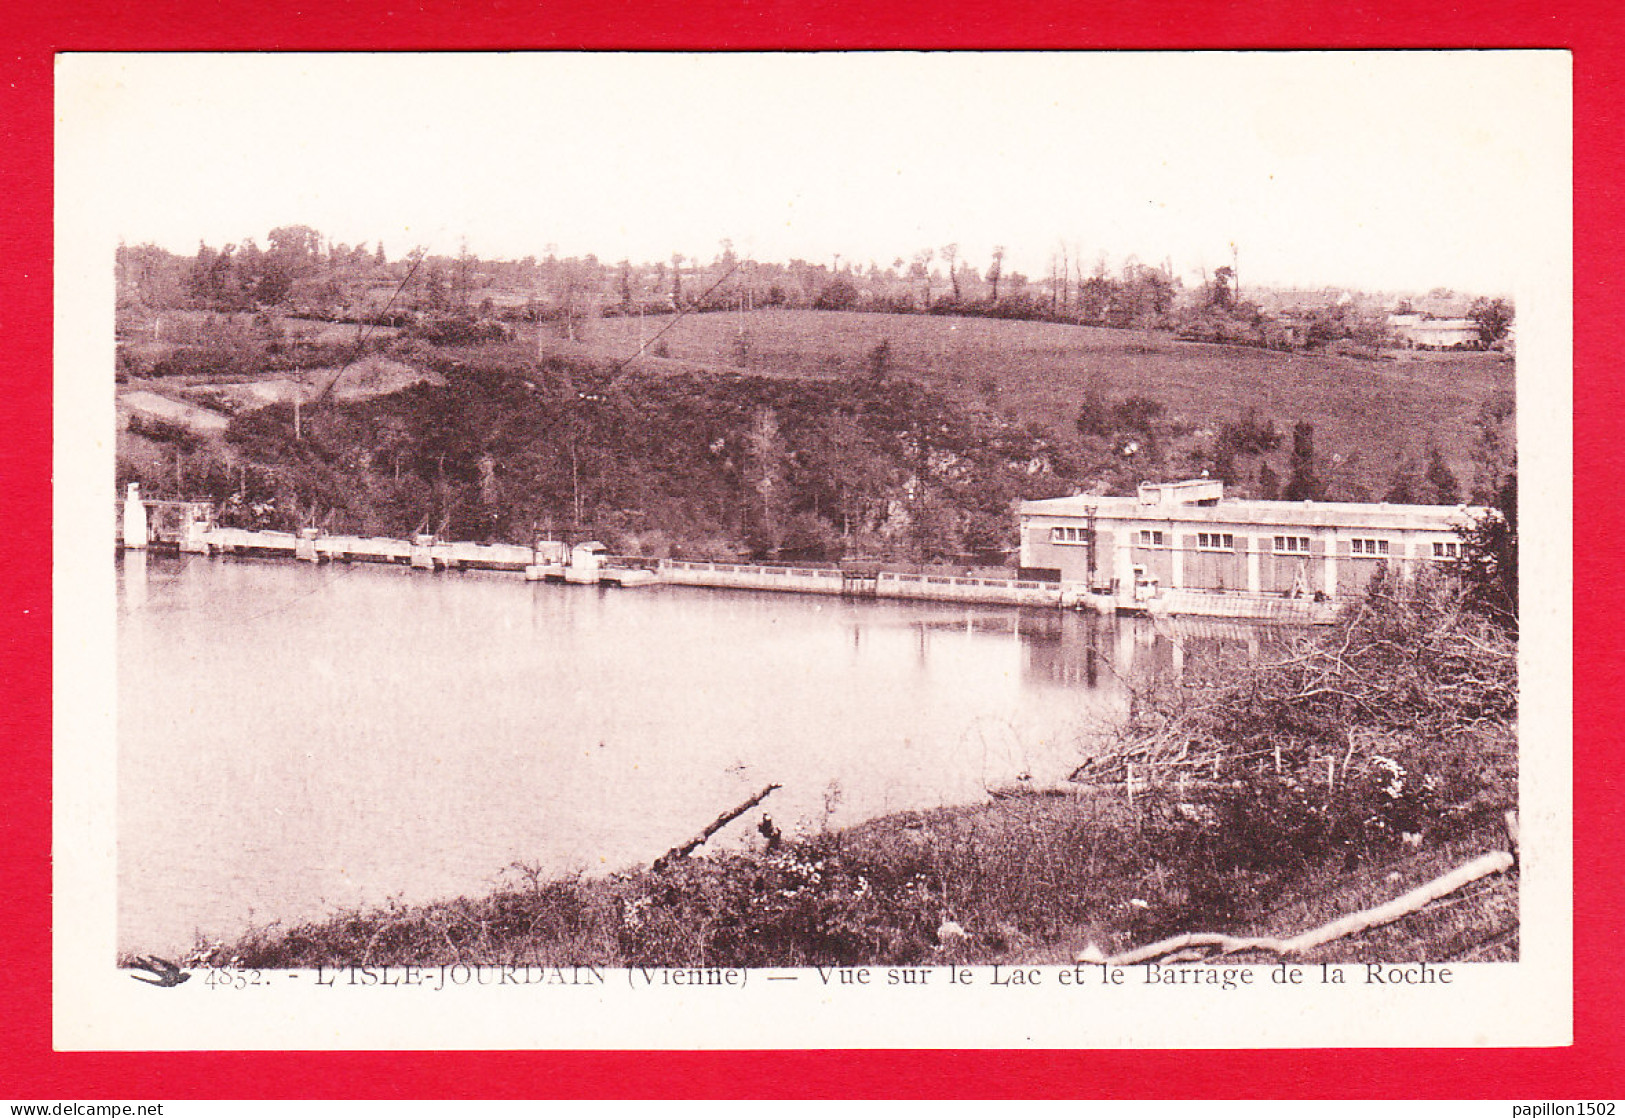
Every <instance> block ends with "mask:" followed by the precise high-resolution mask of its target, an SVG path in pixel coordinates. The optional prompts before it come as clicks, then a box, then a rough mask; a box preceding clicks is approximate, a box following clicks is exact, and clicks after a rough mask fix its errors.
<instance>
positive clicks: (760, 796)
mask: <svg viewBox="0 0 1625 1118" xmlns="http://www.w3.org/2000/svg"><path fill="white" fill-rule="evenodd" d="M782 787H784V786H783V785H782V784H769V785H768V786H767V787H766V788H763V789H762V790H761V791H760V792H758V793H756V795H754V796H752V797H751V798H750V799H748V800H746V801H745V802H744V803H742V804H740V805H739V806H738V807H736V808H733V809H731V810H729V811H725V812H723V813H722V814H721V815H719V816H717V817H716V818H715V819H713V820H712V821H711V825H710V826H709V827H707V828H706V829H705V830H703V831H701V832H700V833H699V834H697V835H695V836H694V837H693V838H691V839H689V840H688V841H687V842H685V843H683V845H681V846H674V847H672V848H671V849H670V850H668V851H666V852H665V853H664V854H662V855H661V856H660V857H659V858H656V859H655V864H654V868H655V869H657V870H658V869H661V868H662V867H664V866H668V865H670V864H671V863H673V862H676V861H680V860H682V859H683V858H687V857H688V856H689V855H690V854H692V853H693V852H694V850H695V848H696V847H698V846H699V845H700V844H701V843H703V842H704V841H705V840H706V839H708V838H710V837H711V836H712V835H714V834H716V833H717V832H718V831H720V830H722V828H724V827H726V826H727V825H728V824H729V823H732V822H733V821H734V820H735V819H738V818H739V817H740V816H741V815H743V814H745V812H747V811H749V810H750V809H751V808H753V807H755V806H756V805H757V804H759V803H761V802H762V801H763V800H765V799H767V797H768V796H769V795H771V794H772V793H773V792H774V791H775V790H777V789H779V788H782Z"/></svg>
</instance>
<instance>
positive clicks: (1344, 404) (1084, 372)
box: [585, 309, 1513, 497]
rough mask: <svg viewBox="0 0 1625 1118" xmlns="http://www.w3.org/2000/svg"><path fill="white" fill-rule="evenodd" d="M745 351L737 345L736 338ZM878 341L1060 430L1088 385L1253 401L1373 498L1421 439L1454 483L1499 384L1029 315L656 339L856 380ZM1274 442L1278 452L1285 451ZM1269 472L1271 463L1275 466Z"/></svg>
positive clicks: (726, 357) (838, 321)
mask: <svg viewBox="0 0 1625 1118" xmlns="http://www.w3.org/2000/svg"><path fill="white" fill-rule="evenodd" d="M670 323H671V317H670V316H662V317H659V318H656V317H653V316H651V317H647V318H645V319H644V320H643V322H642V324H641V326H640V323H639V321H638V319H636V318H610V319H604V320H601V321H597V322H593V323H590V324H588V325H587V327H586V331H587V332H586V337H585V342H586V348H589V349H590V350H591V351H593V352H595V353H597V354H599V355H602V356H605V357H612V358H616V359H620V358H626V357H630V356H631V355H633V354H635V353H636V352H637V349H638V340H639V337H640V330H641V336H642V337H644V338H645V339H648V338H653V337H654V335H655V334H656V332H657V331H659V330H660V329H662V328H663V327H665V326H667V325H669V324H670ZM742 337H743V339H744V347H743V349H742V348H741V345H740V341H741V338H742ZM882 341H885V342H887V343H889V346H890V355H889V363H890V369H891V370H892V371H894V372H895V373H897V374H898V375H903V376H909V377H914V378H917V379H919V380H922V381H924V382H926V383H929V384H933V385H937V386H940V387H945V388H951V389H953V390H955V391H957V392H960V393H963V394H966V395H970V396H974V397H976V398H978V399H980V400H982V401H986V402H991V403H993V404H995V405H996V406H997V407H999V408H1000V409H1001V410H1003V411H1004V412H1005V413H1006V414H1009V415H1011V416H1013V417H1016V418H1020V419H1024V420H1031V421H1034V422H1037V423H1039V424H1041V425H1042V426H1043V427H1045V428H1047V429H1049V430H1052V431H1054V432H1056V433H1057V434H1058V435H1061V436H1063V437H1066V438H1070V437H1072V435H1073V420H1074V418H1075V417H1076V415H1077V411H1078V405H1079V401H1080V399H1081V397H1082V396H1083V394H1084V392H1085V391H1086V390H1087V389H1090V388H1093V389H1094V390H1096V391H1098V392H1100V393H1103V394H1104V395H1106V396H1108V397H1110V398H1113V399H1120V398H1122V397H1126V396H1128V395H1131V394H1136V393H1138V394H1142V395H1146V396H1150V397H1152V398H1154V399H1156V400H1159V401H1161V402H1162V403H1163V404H1164V405H1165V406H1166V408H1167V409H1168V413H1169V415H1170V417H1171V418H1176V419H1182V420H1183V421H1184V422H1186V423H1188V424H1190V425H1191V426H1193V427H1195V428H1197V429H1198V434H1197V435H1196V436H1195V437H1197V438H1200V437H1202V436H1201V434H1200V432H1201V431H1202V430H1203V429H1206V430H1212V429H1213V428H1215V427H1216V426H1217V425H1218V424H1220V423H1222V422H1224V421H1226V420H1231V419H1235V418H1237V417H1238V416H1240V415H1241V414H1242V412H1243V411H1244V410H1245V409H1246V408H1248V407H1256V408H1257V409H1259V411H1260V412H1261V413H1262V414H1263V415H1264V416H1266V417H1269V418H1272V419H1274V420H1275V421H1276V423H1277V424H1278V425H1279V426H1280V427H1282V428H1283V429H1284V430H1287V431H1290V429H1291V426H1292V424H1293V423H1295V422H1297V421H1298V420H1300V419H1302V420H1308V421H1309V422H1311V423H1313V424H1314V425H1315V433H1316V449H1317V450H1318V451H1319V452H1320V453H1321V454H1322V455H1324V456H1327V457H1331V456H1333V455H1337V456H1340V457H1341V458H1342V459H1343V460H1348V459H1350V458H1351V457H1355V456H1357V460H1356V461H1355V462H1354V463H1353V464H1352V465H1351V466H1350V473H1351V474H1352V475H1353V476H1354V477H1356V478H1358V479H1359V480H1360V481H1361V482H1362V483H1363V484H1365V485H1366V487H1367V488H1369V489H1371V490H1372V491H1373V492H1374V493H1375V494H1376V495H1377V496H1378V497H1380V495H1381V492H1382V490H1383V489H1385V488H1386V486H1387V483H1388V481H1389V479H1390V477H1391V475H1392V472H1393V469H1394V465H1395V463H1397V462H1398V461H1399V460H1400V459H1402V458H1404V457H1406V456H1407V455H1410V456H1414V457H1417V458H1421V457H1423V456H1424V455H1425V452H1426V450H1427V448H1428V445H1429V444H1430V443H1436V444H1437V445H1438V446H1439V448H1440V449H1441V450H1442V451H1443V452H1444V455H1445V458H1446V460H1447V461H1448V462H1449V464H1450V466H1451V468H1452V469H1453V470H1454V471H1455V472H1456V474H1457V476H1458V477H1460V478H1461V479H1462V480H1463V481H1464V482H1465V481H1466V480H1468V479H1469V478H1470V476H1471V465H1470V456H1469V447H1470V445H1471V441H1472V435H1473V431H1472V422H1473V419H1474V417H1475V416H1476V415H1477V414H1478V411H1479V408H1480V407H1481V406H1482V405H1483V404H1484V403H1485V401H1487V400H1488V399H1490V398H1491V397H1492V396H1494V395H1496V394H1497V393H1505V392H1510V391H1511V390H1512V388H1513V365H1512V361H1511V359H1510V358H1508V357H1506V356H1504V355H1502V354H1496V353H1448V354H1444V353H1442V354H1401V355H1397V358H1398V359H1395V358H1394V356H1389V357H1385V358H1382V359H1363V358H1358V357H1346V356H1330V355H1328V356H1321V355H1311V354H1300V353H1282V352H1274V351H1269V350H1262V349H1254V348H1250V347H1245V346H1224V345H1210V344H1205V343H1193V342H1181V341H1177V340H1175V339H1174V338H1173V337H1172V336H1171V335H1169V334H1161V333H1151V332H1141V331H1130V330H1106V329H1097V328H1094V327H1086V326H1065V325H1058V324H1054V323H1043V322H1019V321H1002V320H997V319H983V318H956V317H952V316H942V315H887V314H858V313H846V312H827V311H804V310H777V309H770V310H759V311H755V312H752V313H750V314H746V315H739V314H727V313H712V314H691V315H688V316H687V317H685V318H683V319H682V320H680V321H678V322H677V323H676V325H675V326H672V328H671V329H669V330H668V331H667V332H666V334H665V335H663V336H662V337H661V339H660V342H661V343H663V344H664V345H665V347H666V350H667V352H668V353H669V356H670V357H671V359H673V360H674V361H679V362H684V363H694V364H704V365H712V366H729V367H736V368H741V369H745V370H749V371H752V372H756V373H769V374H778V375H791V376H859V375H862V374H863V373H864V372H865V371H866V370H867V368H868V358H869V354H870V353H871V351H873V349H874V348H875V346H876V345H878V344H879V343H880V342H882ZM1288 441H1290V440H1288ZM1285 453H1286V452H1285V449H1283V450H1282V451H1281V452H1280V453H1279V455H1277V457H1278V458H1279V459H1280V462H1277V463H1275V464H1276V465H1277V466H1278V467H1279V466H1280V465H1281V463H1283V462H1284V460H1285ZM1283 476H1284V475H1283Z"/></svg>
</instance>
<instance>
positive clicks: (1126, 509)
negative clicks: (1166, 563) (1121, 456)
mask: <svg viewBox="0 0 1625 1118" xmlns="http://www.w3.org/2000/svg"><path fill="white" fill-rule="evenodd" d="M1487 511H1488V510H1487V509H1483V508H1474V507H1469V506H1466V505H1394V504H1382V503H1353V502H1347V503H1345V502H1341V501H1253V500H1236V499H1233V498H1229V497H1225V498H1221V499H1220V500H1219V501H1217V502H1216V503H1214V504H1203V505H1196V504H1145V503H1143V502H1141V501H1140V500H1139V499H1138V498H1137V497H1097V496H1091V495H1089V494H1080V495H1078V496H1074V497H1051V498H1048V499H1047V500H1041V501H1023V502H1022V503H1021V515H1022V516H1024V517H1060V518H1072V517H1087V516H1091V515H1093V516H1095V517H1097V518H1103V519H1108V520H1156V521H1183V522H1188V523H1192V524H1212V523H1220V522H1222V523H1233V524H1259V525H1292V526H1301V527H1322V528H1394V529H1400V528H1455V527H1458V526H1464V525H1466V524H1468V523H1469V522H1471V521H1473V520H1476V519H1478V518H1479V517H1481V516H1483V515H1484V514H1485V513H1486V512H1487Z"/></svg>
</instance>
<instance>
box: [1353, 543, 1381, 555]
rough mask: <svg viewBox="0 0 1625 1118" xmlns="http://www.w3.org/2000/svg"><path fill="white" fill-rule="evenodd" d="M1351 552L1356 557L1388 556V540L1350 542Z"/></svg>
mask: <svg viewBox="0 0 1625 1118" xmlns="http://www.w3.org/2000/svg"><path fill="white" fill-rule="evenodd" d="M1349 551H1350V552H1351V553H1353V554H1355V555H1370V556H1382V555H1387V554H1388V541H1387V540H1350V541H1349Z"/></svg>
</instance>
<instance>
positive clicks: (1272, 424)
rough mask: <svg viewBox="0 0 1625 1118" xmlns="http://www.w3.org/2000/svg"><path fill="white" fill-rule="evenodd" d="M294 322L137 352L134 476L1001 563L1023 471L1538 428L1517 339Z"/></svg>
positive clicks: (495, 528)
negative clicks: (1324, 346) (344, 334)
mask: <svg viewBox="0 0 1625 1118" xmlns="http://www.w3.org/2000/svg"><path fill="white" fill-rule="evenodd" d="M663 328H664V329H665V332H664V334H659V336H658V337H657V333H658V331H660V330H661V329H663ZM172 329H173V328H172ZM290 329H291V327H285V326H282V325H280V324H279V323H277V322H276V321H275V320H268V324H265V323H262V324H255V323H250V322H246V321H245V322H243V323H234V322H223V324H222V325H220V327H219V331H220V332H223V336H222V337H221V338H218V339H204V340H202V341H199V342H194V343H187V344H186V345H183V346H181V347H180V348H171V350H170V351H168V353H167V354H166V355H165V356H163V357H161V358H157V359H155V360H153V361H152V362H151V363H150V365H149V364H145V363H144V364H141V365H140V372H139V373H138V372H137V371H136V365H135V363H134V361H133V359H132V360H131V361H126V366H125V374H124V382H123V383H122V384H121V386H120V415H121V416H122V417H123V427H124V429H123V430H121V432H120V444H119V452H120V480H121V481H124V480H139V481H141V482H142V483H143V485H144V486H145V488H146V490H147V491H148V492H151V493H153V494H154V495H158V496H176V495H181V496H186V497H208V498H212V499H214V500H215V501H217V502H219V504H220V506H221V507H222V508H223V509H224V510H225V513H226V516H227V519H228V520H233V521H235V520H243V523H244V525H245V526H258V527H273V526H274V527H279V528H283V529H291V528H294V527H298V526H301V525H304V524H312V523H315V524H321V525H324V526H326V527H328V528H330V529H331V530H335V531H346V530H348V531H363V532H377V533H386V534H392V535H403V534H407V533H410V532H412V531H415V530H423V529H427V530H430V531H442V532H446V533H450V534H451V535H452V536H453V537H455V538H464V539H504V540H510V541H521V540H525V539H528V538H530V536H531V533H532V532H535V531H555V532H558V531H572V530H575V529H578V528H579V529H580V530H582V531H589V532H591V533H592V534H594V535H597V536H599V537H600V538H603V539H605V540H606V542H609V543H610V545H611V546H612V547H615V548H617V549H625V550H629V551H639V552H643V553H648V554H657V555H665V554H681V555H687V556H691V557H694V556H711V557H719V558H722V557H731V556H736V555H744V554H752V555H755V556H758V557H779V558H804V559H814V558H816V559H834V558H839V557H841V556H843V555H871V556H874V555H878V556H885V557H887V558H894V559H906V560H911V561H924V560H935V559H953V560H956V561H961V562H964V561H974V562H978V563H988V562H998V561H999V559H1000V556H1001V554H1002V555H1008V553H1009V551H1010V549H1011V548H1013V546H1014V543H1015V518H1014V506H1015V504H1016V503H1017V502H1018V501H1020V500H1022V499H1030V498H1038V497H1048V496H1057V495H1062V494H1066V493H1070V492H1081V491H1088V492H1119V493H1122V492H1130V491H1132V490H1133V487H1134V486H1135V485H1136V484H1138V483H1139V482H1141V481H1146V480H1167V479H1173V478H1181V477H1193V476H1198V475H1200V474H1202V473H1204V472H1205V471H1206V472H1210V473H1211V474H1212V475H1213V476H1217V477H1220V478H1223V479H1224V480H1225V481H1226V482H1227V483H1228V484H1229V485H1230V486H1231V490H1232V492H1235V493H1237V494H1239V495H1242V496H1266V497H1272V496H1277V495H1279V493H1278V490H1280V489H1282V488H1283V485H1282V483H1284V482H1286V481H1287V479H1288V478H1289V477H1290V476H1291V475H1292V473H1293V465H1292V458H1293V456H1294V453H1295V452H1294V442H1295V440H1294V438H1292V437H1289V436H1290V435H1292V434H1293V433H1294V432H1293V428H1294V425H1296V424H1298V423H1300V422H1303V423H1307V424H1310V425H1312V426H1313V428H1314V431H1313V451H1314V455H1313V461H1314V473H1315V475H1316V477H1317V478H1318V482H1319V484H1321V485H1322V486H1323V489H1322V490H1321V491H1320V494H1321V495H1323V496H1324V497H1325V498H1327V499H1330V500H1371V499H1384V498H1388V499H1396V500H1397V499H1402V498H1400V497H1394V496H1391V494H1393V493H1395V492H1396V489H1395V481H1396V477H1399V476H1401V475H1403V476H1405V477H1408V478H1409V481H1408V482H1407V484H1408V485H1409V486H1410V492H1411V496H1409V497H1408V498H1403V499H1411V500H1429V499H1438V500H1447V501H1451V502H1454V501H1456V500H1459V499H1462V498H1464V497H1467V496H1469V495H1470V494H1471V492H1472V490H1473V489H1474V488H1479V487H1481V486H1479V484H1478V483H1479V482H1480V481H1481V478H1482V476H1483V474H1484V472H1485V463H1490V464H1492V465H1494V466H1496V467H1497V468H1499V467H1500V466H1504V465H1505V459H1506V457H1507V456H1508V453H1509V451H1510V418H1511V408H1510V402H1511V389H1512V377H1513V373H1512V366H1511V364H1510V362H1509V361H1508V360H1507V359H1505V358H1504V357H1502V356H1501V355H1499V354H1450V355H1443V354H1440V355H1428V356H1427V357H1425V358H1416V359H1412V360H1408V361H1398V360H1378V359H1362V358H1358V357H1351V356H1306V355H1302V354H1290V353H1279V352H1273V351H1268V350H1262V349H1248V348H1240V347H1228V346H1216V345H1208V344H1200V343H1190V342H1181V341H1177V340H1174V339H1173V338H1172V337H1170V336H1168V335H1165V334H1156V333H1146V332H1134V331H1118V330H1106V329H1096V328H1089V327H1079V326H1067V325H1058V324H1051V323H1033V322H1021V321H1003V320H994V319H985V318H957V317H951V316H939V315H934V316H924V315H879V314H863V313H848V312H820V311H799V310H779V309H774V310H763V311H756V312H753V313H750V314H745V315H738V314H728V313H709V314H693V315H689V316H686V317H684V318H682V319H679V320H676V321H675V322H673V321H672V320H671V319H670V318H669V317H667V318H664V319H661V320H658V321H657V320H654V319H646V320H645V321H644V322H643V323H642V325H641V327H640V324H639V322H638V320H637V319H635V318H621V319H599V320H592V321H588V322H583V323H579V324H577V332H578V333H579V334H580V335H581V336H580V337H579V338H578V339H573V340H565V339H561V338H559V337H558V336H557V334H556V324H554V325H553V326H549V325H547V324H543V325H540V326H536V325H528V326H526V327H524V328H523V329H522V330H520V331H519V333H518V336H517V337H513V338H511V339H509V340H503V339H500V338H497V339H487V340H483V341H482V340H478V339H466V338H465V339H464V340H463V341H461V343H459V344H453V343H451V342H448V341H446V340H443V339H442V340H440V341H435V340H433V339H434V337H438V336H441V334H443V333H444V331H443V329H441V328H440V327H437V326H434V325H432V324H431V326H430V327H429V328H427V330H426V331H425V330H420V329H418V328H415V327H414V328H412V329H409V330H407V331H405V332H404V333H403V334H402V335H400V336H394V337H390V336H379V337H376V338H371V339H370V340H369V341H368V342H367V343H366V344H365V345H364V346H363V347H362V350H361V353H360V356H359V359H355V358H356V356H357V350H356V349H355V347H354V342H353V341H352V343H351V344H350V345H348V346H346V345H340V344H338V343H336V342H333V343H325V342H321V343H319V342H313V341H302V342H299V343H295V344H290V343H288V342H286V341H285V340H284V339H285V338H286V336H287V333H288V331H289V330H290ZM640 329H641V330H642V331H643V337H644V339H645V340H646V341H647V342H649V343H650V344H649V346H648V349H649V353H648V355H646V356H643V357H636V353H637V350H638V338H639V330H640ZM437 331H438V333H437ZM656 354H659V356H656ZM629 358H631V360H629ZM352 359H354V360H353V363H352V364H349V365H348V366H345V364H344V363H345V362H346V361H350V360H352ZM341 368H342V369H344V370H345V371H344V372H343V374H342V376H338V377H337V380H336V382H335V387H334V390H333V392H332V394H331V397H330V398H329V399H327V400H325V401H322V400H320V399H319V397H320V396H321V395H322V392H321V386H323V385H325V384H327V383H329V382H334V378H335V375H336V374H338V372H339V370H340V369H341ZM296 396H297V397H298V398H299V399H300V400H301V401H302V402H303V404H304V405H305V407H306V410H305V411H304V413H303V414H302V415H301V416H300V417H299V421H298V423H297V425H296V422H295V414H294V411H295V409H294V407H293V406H292V402H293V399H294V397H296ZM1497 408H1499V410H1497ZM1080 412H1087V415H1088V419H1089V422H1088V423H1086V424H1084V425H1083V426H1082V427H1080V423H1079V417H1080ZM1486 416H1489V417H1490V419H1491V420H1492V421H1489V422H1486V420H1485V417H1486ZM228 419H229V426H227V423H228ZM1486 436H1488V437H1486ZM1435 447H1437V449H1438V451H1439V454H1438V459H1437V462H1436V463H1435V469H1433V470H1432V471H1430V472H1429V474H1428V475H1427V476H1426V478H1424V476H1423V468H1422V463H1423V462H1424V461H1426V460H1427V459H1428V457H1429V456H1430V454H1431V451H1432V449H1433V448H1435ZM1441 471H1442V476H1443V477H1444V479H1445V481H1446V482H1447V483H1448V484H1445V485H1442V486H1441V485H1436V484H1434V481H1433V479H1434V478H1435V477H1437V476H1439V475H1440V472H1441ZM247 507H252V508H256V509H258V510H260V511H258V512H257V513H255V514H254V516H252V517H249V518H247V519H246V520H244V519H243V517H241V516H240V515H239V513H240V512H241V510H242V509H243V508H247Z"/></svg>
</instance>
